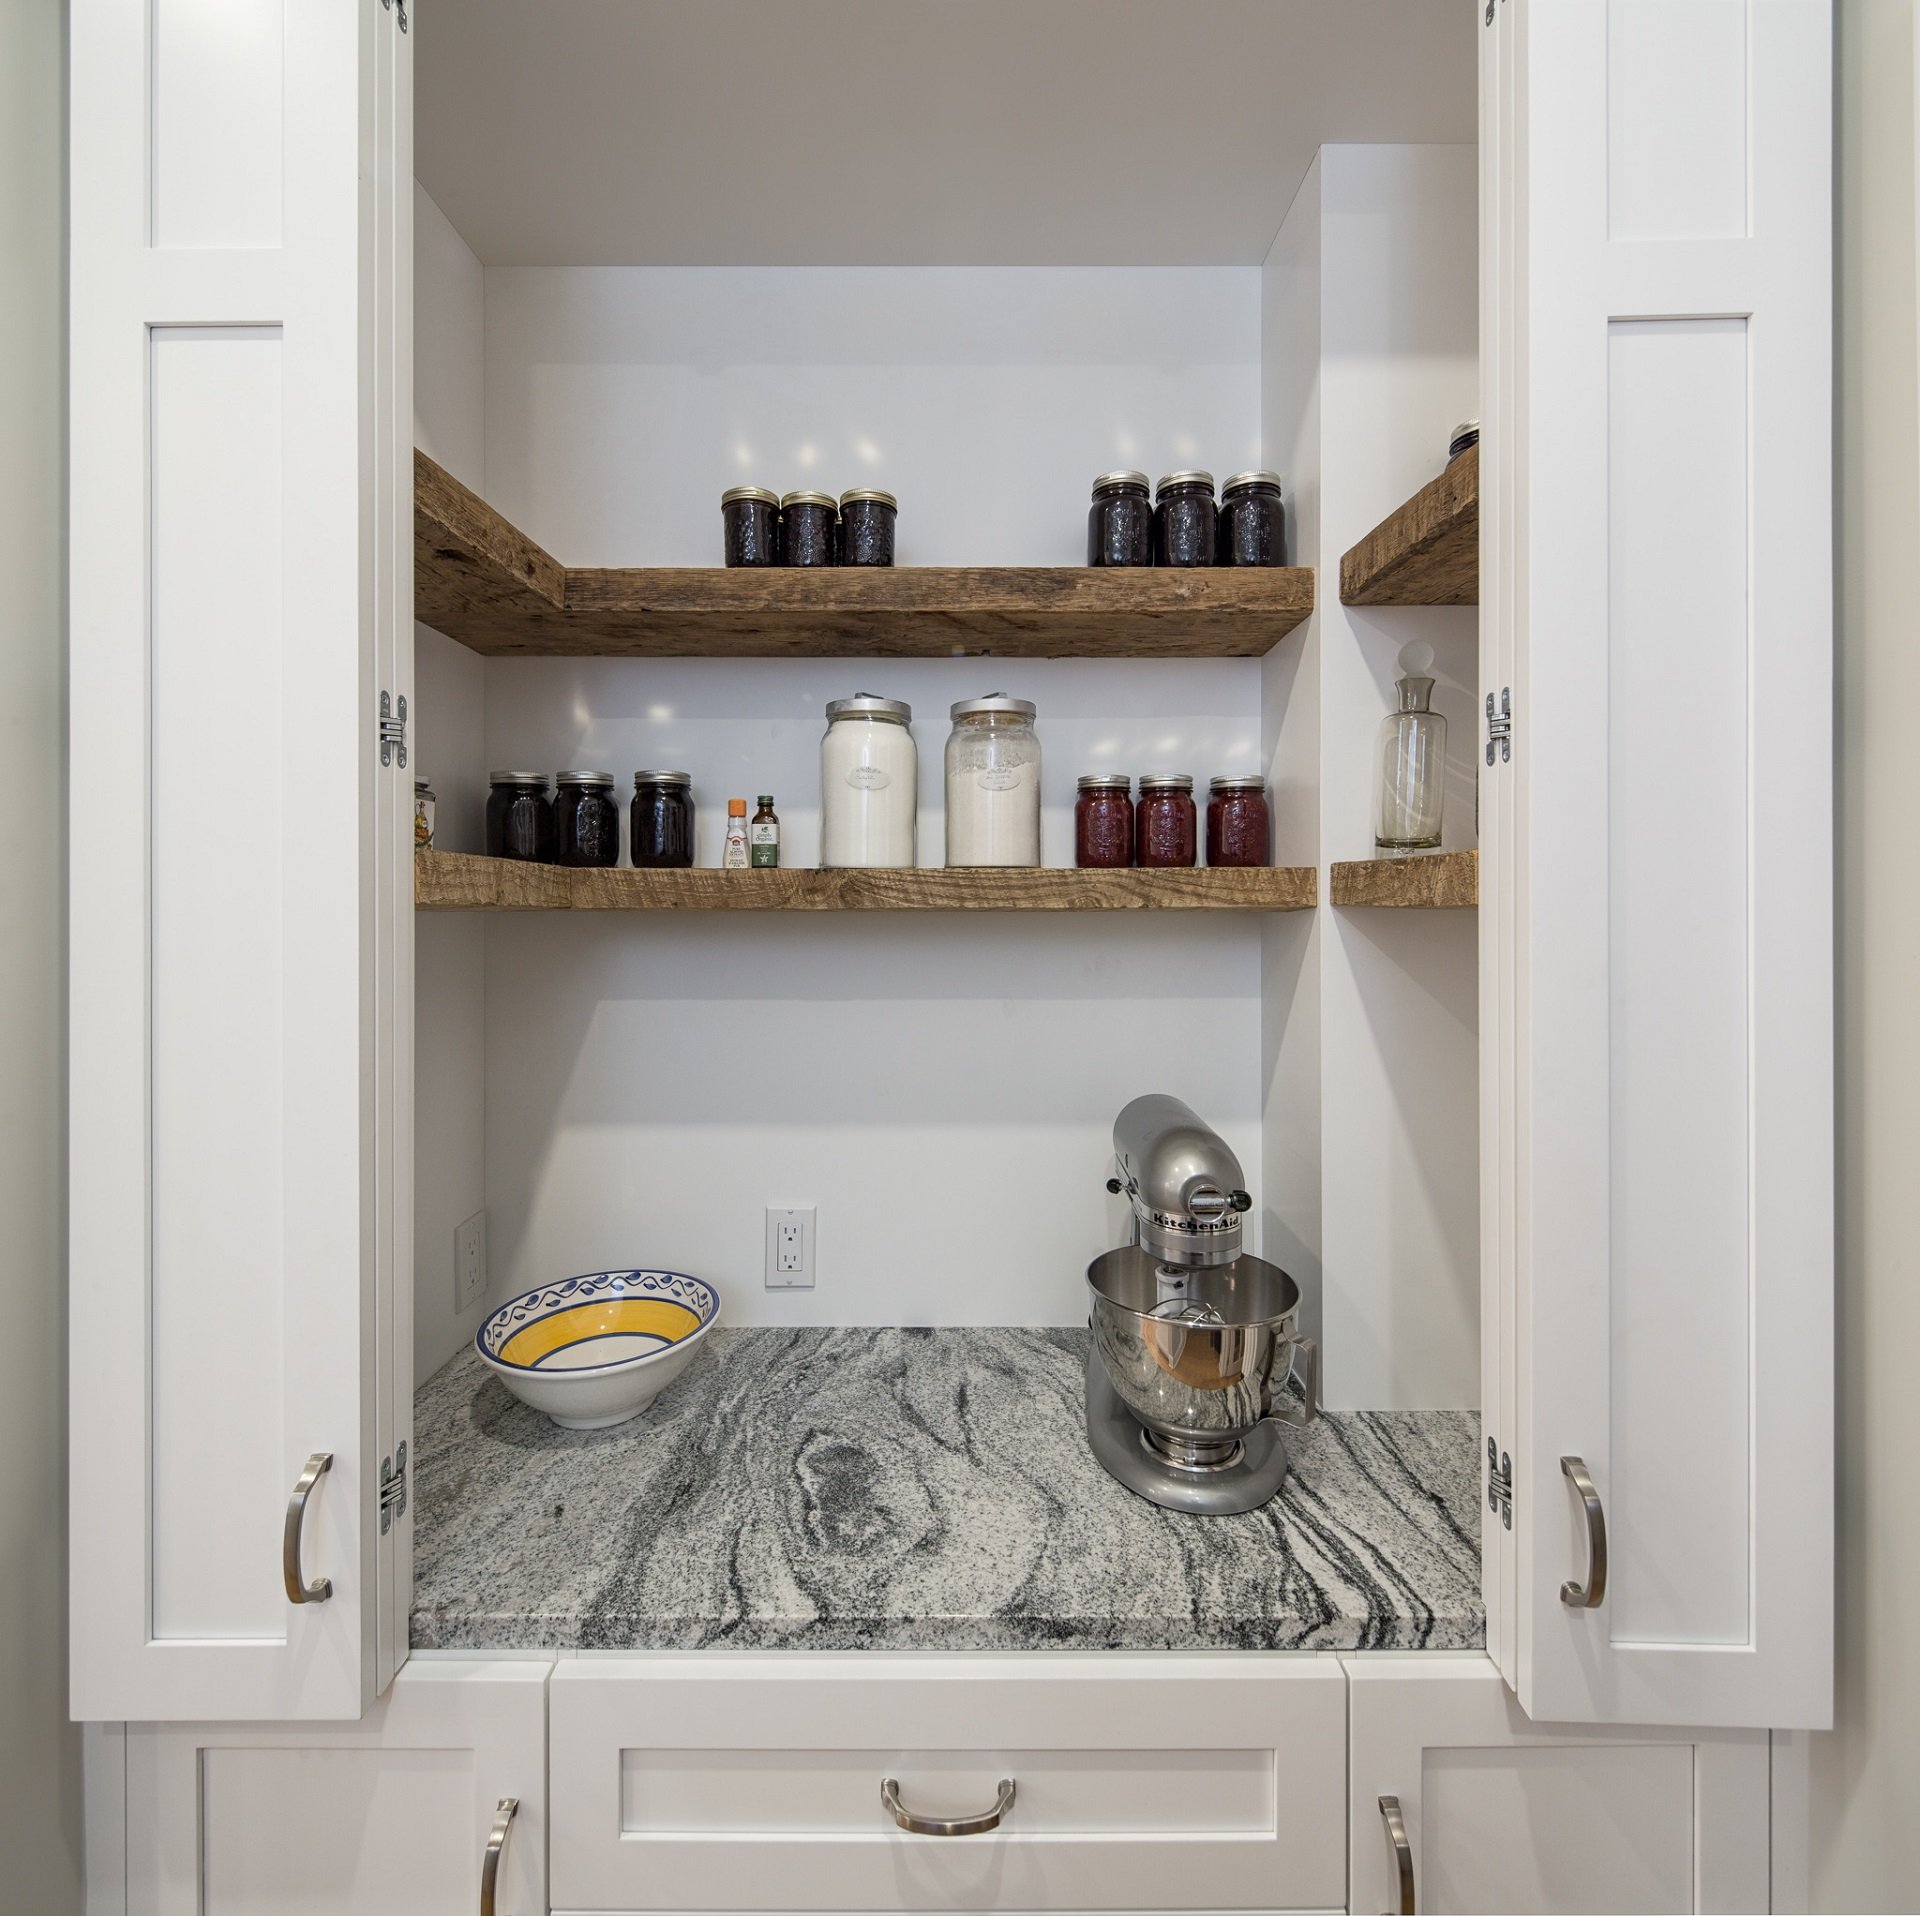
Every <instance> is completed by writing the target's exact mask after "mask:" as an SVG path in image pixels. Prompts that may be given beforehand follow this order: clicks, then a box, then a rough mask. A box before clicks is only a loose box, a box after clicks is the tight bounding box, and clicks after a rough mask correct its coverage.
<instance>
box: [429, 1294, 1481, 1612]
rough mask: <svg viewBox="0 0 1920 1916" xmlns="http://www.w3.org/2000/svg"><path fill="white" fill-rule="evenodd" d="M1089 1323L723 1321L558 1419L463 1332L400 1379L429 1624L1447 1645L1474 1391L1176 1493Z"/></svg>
mask: <svg viewBox="0 0 1920 1916" xmlns="http://www.w3.org/2000/svg"><path fill="white" fill-rule="evenodd" d="M1086 1352H1087V1332H1086V1331H1084V1330H931V1331H929V1330H838V1329H835V1330H826V1329H809V1330H776V1329H744V1330H716V1331H714V1332H713V1333H712V1334H711V1335H710V1336H709V1337H708V1338H707V1340H706V1349H705V1351H704V1352H703V1354H702V1355H701V1356H700V1357H698V1358H697V1359H696V1360H695V1361H694V1363H693V1364H692V1365H691V1366H690V1367H689V1368H688V1370H687V1371H686V1372H685V1373H684V1374H683V1375H682V1376H681V1377H679V1378H678V1379H676V1380H675V1382H674V1383H673V1384H671V1385H669V1386H668V1388H667V1389H666V1390H665V1391H663V1392H662V1393H661V1394H660V1396H659V1397H658V1398H657V1399H656V1400H655V1402H654V1404H653V1407H652V1408H651V1409H650V1410H648V1411H647V1412H645V1413H644V1414H643V1415H642V1416H640V1417H639V1418H636V1419H635V1420H634V1421H633V1422H631V1423H628V1424H624V1425H619V1426H616V1427H615V1428H613V1429H611V1430H600V1431H571V1430H561V1429H560V1428H558V1427H557V1426H556V1425H554V1424H552V1423H551V1422H549V1421H548V1420H547V1419H546V1418H545V1417H543V1416H541V1415H540V1414H539V1413H538V1412H537V1411H533V1410H529V1409H528V1408H527V1407H526V1406H525V1405H523V1404H521V1403H520V1402H519V1401H518V1400H517V1399H516V1398H514V1397H513V1396H512V1395H510V1394H509V1392H508V1391H507V1389H506V1386H505V1385H504V1384H502V1383H501V1382H500V1381H499V1379H498V1378H497V1377H494V1376H493V1375H492V1374H491V1373H490V1372H488V1371H487V1370H486V1369H485V1368H484V1366H482V1364H481V1363H480V1361H479V1359H478V1358H477V1357H476V1356H475V1355H474V1353H473V1351H472V1349H471V1348H469V1349H467V1350H464V1351H462V1352H461V1354H460V1355H459V1356H458V1357H456V1358H454V1359H453V1361H452V1362H451V1363H449V1364H448V1365H447V1366H446V1367H445V1369H443V1370H441V1371H440V1372H439V1373H438V1374H437V1375H436V1376H434V1377H432V1378H430V1379H429V1380H428V1382H427V1383H426V1384H424V1385H423V1386H422V1387H421V1389H420V1391H419V1393H418V1396H417V1398H416V1401H415V1407H414V1431H415V1437H414V1442H415V1460H416V1461H415V1507H414V1526H415V1527H414V1599H413V1620H412V1640H413V1644H414V1647H415V1648H416V1649H446V1650H475V1649H544V1650H571V1649H593V1650H669V1649H673V1650H686V1649H701V1648H707V1647H734V1648H741V1649H820V1650H848V1649H863V1650H865V1649H870V1650H1039V1649H1125V1650H1166V1649H1206V1648H1222V1649H1257V1650H1295V1649H1300V1650H1423V1649H1434V1650H1455V1649H1475V1648H1478V1647H1480V1646H1481V1644H1482V1643H1483V1642H1484V1640H1485V1630H1486V1622H1485V1616H1484V1614H1483V1611H1482V1608H1481V1601H1480V1523H1479V1512H1478V1499H1479V1460H1478V1455H1477V1446H1478V1442H1479V1419H1478V1417H1477V1416H1475V1415H1474V1414H1473V1413H1471V1412H1468V1411H1382V1412H1368V1413H1335V1414H1330V1415H1327V1416H1324V1417H1322V1418H1321V1419H1320V1421H1319V1422H1318V1423H1317V1424H1315V1425H1314V1426H1312V1427H1311V1428H1310V1429H1309V1430H1307V1431H1305V1432H1298V1431H1294V1432H1288V1433H1287V1437H1286V1441H1287V1444H1288V1445H1289V1447H1290V1449H1291V1452H1292V1456H1293V1468H1292V1470H1291V1472H1290V1473H1289V1475H1288V1477H1287V1481H1286V1483H1285V1485H1284V1486H1283V1487H1282V1489H1281V1492H1280V1495H1279V1497H1278V1498H1277V1499H1276V1500H1275V1501H1274V1502H1273V1503H1271V1504H1269V1505H1267V1506H1266V1508H1265V1509H1263V1510H1258V1511H1253V1512H1250V1513H1249V1514H1247V1515H1245V1516H1238V1517H1192V1516H1184V1515H1176V1514H1174V1513H1172V1512H1169V1511H1165V1510H1161V1509H1159V1508H1158V1507H1157V1506H1155V1505H1153V1504H1149V1503H1147V1502H1145V1501H1144V1500H1143V1499H1141V1498H1139V1497H1136V1496H1134V1495H1133V1494H1132V1493H1131V1492H1129V1491H1127V1490H1123V1489H1122V1488H1121V1487H1120V1485H1119V1484H1117V1483H1115V1482H1114V1481H1113V1480H1112V1479H1111V1478H1110V1477H1109V1476H1108V1475H1107V1474H1106V1472H1105V1471H1104V1470H1102V1469H1101V1467H1100V1466H1099V1464H1097V1463H1096V1462H1095V1461H1094V1458H1093V1455H1092V1453H1091V1451H1090V1450H1089V1449H1088V1447H1087V1440H1086V1433H1085V1425H1084V1417H1085V1409H1084V1386H1083V1382H1082V1370H1083V1367H1084V1364H1085V1361H1086Z"/></svg>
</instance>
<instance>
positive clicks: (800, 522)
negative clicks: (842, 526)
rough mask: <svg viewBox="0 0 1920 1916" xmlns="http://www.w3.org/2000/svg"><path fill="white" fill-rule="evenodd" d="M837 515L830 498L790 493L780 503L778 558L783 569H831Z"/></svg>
mask: <svg viewBox="0 0 1920 1916" xmlns="http://www.w3.org/2000/svg"><path fill="white" fill-rule="evenodd" d="M839 523H840V515H839V513H838V512H837V511H836V510H835V507H834V503H833V498H832V495H831V494H829V493H825V492H790V493H788V494H787V496H786V497H785V498H784V499H782V500H781V501H780V555H781V563H782V564H783V565H833V564H834V563H835V562H836V558H837V555H836V552H835V546H836V545H837V543H838V531H839Z"/></svg>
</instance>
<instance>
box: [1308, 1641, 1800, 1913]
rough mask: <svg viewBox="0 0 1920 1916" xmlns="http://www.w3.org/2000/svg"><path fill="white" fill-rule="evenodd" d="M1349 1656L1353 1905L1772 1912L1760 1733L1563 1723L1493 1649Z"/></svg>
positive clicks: (1765, 1761)
mask: <svg viewBox="0 0 1920 1916" xmlns="http://www.w3.org/2000/svg"><path fill="white" fill-rule="evenodd" d="M1343 1661H1344V1662H1345V1663H1346V1667H1347V1678H1348V1683H1349V1694H1350V1697H1351V1703H1352V1717H1351V1725H1350V1731H1349V1765H1350V1774H1351V1794H1350V1801H1349V1806H1348V1817H1349V1831H1350V1835H1349V1840H1350V1842H1351V1845H1352V1888H1351V1891H1350V1901H1349V1904H1348V1907H1349V1909H1350V1910H1352V1911H1353V1912H1354V1913H1355V1916H1359V1912H1361V1911H1365V1912H1367V1916H1378V1912H1380V1911H1382V1910H1387V1911H1395V1910H1402V1909H1416V1908H1417V1909H1418V1910H1419V1912H1420V1916H1441V1913H1442V1912H1448V1911H1459V1912H1463V1916H1464V1913H1466V1912H1472V1913H1473V1916H1502V1912H1506V1911H1541V1910H1547V1911H1552V1912H1554V1916H1581V1913H1582V1912H1586V1911H1610V1912H1616V1913H1617V1916H1626V1913H1627V1912H1634V1911H1690V1910H1703V1911H1704V1910H1735V1911H1740V1910H1747V1911H1751V1910H1764V1909H1766V1908H1767V1907H1768V1895H1769V1885H1768V1854H1769V1849H1768V1810H1769V1801H1770V1796H1769V1752H1768V1747H1767V1735H1766V1732H1765V1731H1738V1730H1727V1731H1717V1732H1714V1733H1711V1734H1707V1733H1696V1732H1692V1731H1687V1730H1674V1729H1650V1730H1640V1729H1632V1728H1625V1727H1622V1728H1607V1729H1595V1728H1592V1727H1590V1726H1585V1725H1582V1726H1577V1727H1567V1728H1556V1727H1555V1726H1554V1725H1551V1724H1535V1723H1532V1722H1529V1721H1528V1719H1527V1717H1526V1716H1525V1715H1524V1714H1523V1712H1522V1711H1521V1709H1520V1707H1519V1705H1518V1704H1517V1703H1516V1702H1515V1701H1514V1699H1513V1695H1512V1693H1511V1692H1510V1691H1509V1690H1508V1689H1507V1687H1506V1685H1505V1684H1504V1683H1503V1682H1502V1681H1501V1679H1500V1675H1499V1672H1498V1671H1497V1670H1496V1669H1495V1668H1494V1666H1493V1665H1492V1664H1491V1663H1489V1662H1488V1661H1487V1660H1486V1659H1485V1658H1484V1657H1479V1656H1472V1657H1461V1658H1459V1659H1455V1658H1451V1657H1433V1656H1421V1657H1350V1658H1346V1659H1343ZM1383 1797H1384V1798H1390V1799H1392V1800H1393V1801H1394V1802H1395V1803H1397V1805H1398V1808H1399V1813H1400V1816H1401V1819H1402V1821H1403V1822H1404V1825H1405V1835H1406V1845H1407V1856H1406V1861H1407V1862H1408V1863H1409V1864H1410V1866H1411V1871H1412V1881H1411V1883H1410V1884H1403V1881H1402V1872H1401V1869H1400V1867H1399V1862H1400V1859H1399V1858H1398V1857H1397V1856H1396V1847H1395V1843H1394V1841H1393V1834H1392V1831H1391V1829H1390V1825H1389V1816H1388V1813H1387V1811H1385V1810H1383V1808H1382V1806H1381V1799H1382V1798H1383Z"/></svg>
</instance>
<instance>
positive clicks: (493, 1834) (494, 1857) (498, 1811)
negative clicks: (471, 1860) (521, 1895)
mask: <svg viewBox="0 0 1920 1916" xmlns="http://www.w3.org/2000/svg"><path fill="white" fill-rule="evenodd" d="M519 1809H520V1799H519V1798H518V1797H517V1796H503V1797H502V1798H501V1799H500V1801H499V1802H498V1803H497V1804H496V1805H495V1806H494V1812H493V1828H492V1829H490V1830H489V1831H488V1832H487V1853H486V1857H485V1859H484V1860H483V1861H482V1863H481V1865H480V1916H493V1896H494V1890H495V1889H496V1887H497V1886H498V1884H499V1881H500V1853H501V1851H502V1850H504V1849H505V1848H506V1847H507V1832H508V1831H509V1830H510V1829H512V1828H513V1819H514V1817H515V1816H516V1815H517V1814H518V1813H519Z"/></svg>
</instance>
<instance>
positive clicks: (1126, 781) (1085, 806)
mask: <svg viewBox="0 0 1920 1916" xmlns="http://www.w3.org/2000/svg"><path fill="white" fill-rule="evenodd" d="M1073 862H1074V863H1075V864H1076V865H1131V864H1132V863H1133V780H1132V779H1130V778H1129V777H1128V776H1127V775H1126V773H1125V772H1088V773H1086V774H1084V775H1083V776H1082V778H1081V780H1080V789H1079V795H1078V796H1077V797H1076V798H1075V800H1074V802H1073Z"/></svg>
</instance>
